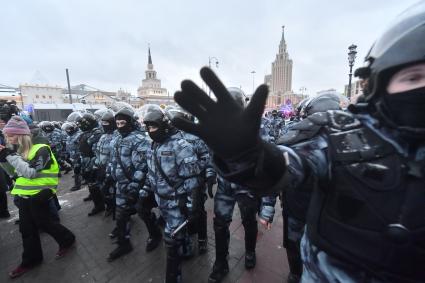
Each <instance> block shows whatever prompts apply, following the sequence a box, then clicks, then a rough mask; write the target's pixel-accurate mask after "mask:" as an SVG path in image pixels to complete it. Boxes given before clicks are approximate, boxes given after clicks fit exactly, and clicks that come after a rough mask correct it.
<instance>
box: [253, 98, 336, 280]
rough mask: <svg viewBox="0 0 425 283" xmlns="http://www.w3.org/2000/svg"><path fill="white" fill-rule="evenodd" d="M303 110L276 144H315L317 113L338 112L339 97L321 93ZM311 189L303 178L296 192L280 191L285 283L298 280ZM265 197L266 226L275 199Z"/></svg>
mask: <svg viewBox="0 0 425 283" xmlns="http://www.w3.org/2000/svg"><path fill="white" fill-rule="evenodd" d="M302 108H303V114H304V115H303V117H304V119H303V120H301V121H299V122H298V123H294V124H292V126H291V128H290V129H289V131H288V132H287V133H286V134H284V135H282V136H281V137H280V138H279V139H278V141H277V144H279V145H284V146H290V147H291V148H292V149H294V150H303V149H304V148H305V146H306V144H308V145H312V144H314V142H315V138H316V137H317V136H318V135H319V134H320V129H321V126H320V125H318V124H317V122H316V121H317V120H316V119H318V118H319V119H320V117H321V115H322V114H316V113H323V112H326V111H329V110H341V108H340V100H339V97H338V96H336V95H333V94H324V95H320V96H317V97H314V98H312V99H309V100H308V101H306V102H305V103H304V105H303V107H302ZM310 153H311V152H310ZM313 188H314V177H313V176H306V177H305V181H304V182H303V183H302V184H301V185H300V186H298V187H297V188H296V189H292V188H288V189H287V190H285V191H283V192H282V196H281V200H282V207H283V209H282V216H283V219H284V221H283V223H284V226H283V229H284V230H283V245H284V247H285V248H286V255H287V258H288V263H289V271H290V273H289V275H288V283H297V282H299V281H300V279H301V275H302V261H301V253H300V242H301V237H302V235H303V233H304V226H305V224H306V217H307V211H308V207H309V204H310V198H311V194H312V190H313ZM264 198H265V199H266V200H267V201H268V205H267V206H264V207H262V211H264V212H263V213H262V220H260V222H261V223H262V224H263V225H267V224H268V223H270V221H271V220H272V219H273V215H274V210H273V207H274V203H275V200H276V198H270V197H264Z"/></svg>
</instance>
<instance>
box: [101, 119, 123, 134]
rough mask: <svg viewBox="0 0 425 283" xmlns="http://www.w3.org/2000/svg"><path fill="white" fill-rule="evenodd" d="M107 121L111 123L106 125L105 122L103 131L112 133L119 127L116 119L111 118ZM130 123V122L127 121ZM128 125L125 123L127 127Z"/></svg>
mask: <svg viewBox="0 0 425 283" xmlns="http://www.w3.org/2000/svg"><path fill="white" fill-rule="evenodd" d="M126 121H127V120H126ZM106 122H108V123H109V125H105V124H103V123H102V128H103V131H104V132H105V133H107V134H111V133H113V132H114V130H115V129H116V128H117V124H116V123H115V121H114V120H110V121H106ZM127 123H128V122H127ZM126 126H127V125H125V127H126Z"/></svg>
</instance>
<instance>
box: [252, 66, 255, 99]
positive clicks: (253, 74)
mask: <svg viewBox="0 0 425 283" xmlns="http://www.w3.org/2000/svg"><path fill="white" fill-rule="evenodd" d="M251 74H252V94H253V95H254V91H255V71H251Z"/></svg>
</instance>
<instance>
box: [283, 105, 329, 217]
mask: <svg viewBox="0 0 425 283" xmlns="http://www.w3.org/2000/svg"><path fill="white" fill-rule="evenodd" d="M324 114H325V113H323V114H322V113H320V114H319V113H318V114H315V115H314V117H307V118H306V119H304V120H302V121H300V122H298V123H296V124H294V125H292V127H291V129H290V130H289V131H288V132H287V133H286V134H285V135H282V136H281V137H280V138H279V139H278V144H279V145H285V146H289V147H291V148H292V149H294V150H295V151H296V152H297V153H299V154H301V155H304V154H308V152H306V153H304V151H305V150H307V151H308V150H311V149H313V148H317V146H316V145H315V141H314V140H312V139H314V137H315V136H317V135H318V134H319V131H320V129H321V127H322V126H321V124H322V123H320V121H317V120H323V118H325V117H324ZM314 186H315V178H314V176H313V175H312V174H308V176H306V178H305V179H304V181H303V183H302V184H300V185H299V186H297V188H288V189H286V190H284V191H283V192H282V194H283V195H282V199H283V209H284V213H285V214H287V215H288V216H291V217H293V218H295V219H297V220H299V221H301V222H304V223H305V222H306V215H307V211H308V207H309V204H310V198H311V194H312V191H313V188H314Z"/></svg>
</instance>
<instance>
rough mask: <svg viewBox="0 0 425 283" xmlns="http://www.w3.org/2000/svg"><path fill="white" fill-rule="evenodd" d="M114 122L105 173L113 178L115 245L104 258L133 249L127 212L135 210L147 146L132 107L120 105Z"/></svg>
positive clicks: (145, 171)
mask: <svg viewBox="0 0 425 283" xmlns="http://www.w3.org/2000/svg"><path fill="white" fill-rule="evenodd" d="M105 118H106V117H105ZM115 123H116V126H117V131H118V133H119V135H117V136H116V138H115V139H114V142H113V143H112V145H113V147H112V148H111V150H112V151H111V164H110V166H108V171H107V176H110V178H112V179H113V181H114V183H115V184H114V185H115V189H116V197H115V209H116V229H115V231H116V232H115V233H116V236H117V242H116V243H117V244H118V247H117V248H115V249H114V250H113V251H112V252H111V253H110V254H109V256H108V261H113V260H115V259H117V258H119V257H121V256H123V255H125V254H127V253H129V252H131V251H132V250H133V247H132V245H131V242H130V216H131V215H132V214H135V213H136V204H137V201H138V195H139V191H140V190H141V188H142V186H143V185H144V183H145V179H146V173H147V167H146V151H147V149H148V148H149V146H150V142H149V140H147V139H146V137H144V136H143V135H141V133H140V132H139V131H138V130H137V125H136V123H137V122H136V121H135V119H134V111H133V110H132V109H130V108H122V109H120V110H119V111H118V112H117V113H116V114H115ZM107 178H109V177H107Z"/></svg>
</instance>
